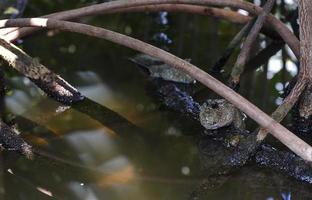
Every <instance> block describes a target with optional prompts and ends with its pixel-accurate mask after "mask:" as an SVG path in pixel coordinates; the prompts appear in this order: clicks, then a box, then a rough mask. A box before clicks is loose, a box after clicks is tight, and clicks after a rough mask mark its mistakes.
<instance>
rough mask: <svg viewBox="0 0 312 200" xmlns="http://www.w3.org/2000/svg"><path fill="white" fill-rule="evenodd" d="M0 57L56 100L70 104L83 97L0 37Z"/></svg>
mask: <svg viewBox="0 0 312 200" xmlns="http://www.w3.org/2000/svg"><path fill="white" fill-rule="evenodd" d="M0 57H2V58H3V59H4V60H5V61H6V62H8V63H9V64H10V65H11V66H12V67H13V68H14V69H15V70H17V71H18V72H20V73H22V74H23V75H25V76H26V77H27V78H29V79H30V80H31V81H32V82H34V83H35V84H36V85H37V86H38V87H40V88H41V89H42V90H43V91H44V92H46V93H47V95H48V96H50V97H52V98H54V99H55V100H56V101H59V102H61V103H64V104H67V105H70V104H72V103H75V102H78V101H80V100H82V99H83V96H82V95H81V94H80V93H79V92H78V91H77V90H76V89H75V88H74V87H72V86H71V85H70V84H69V83H67V82H66V81H65V80H64V79H62V78H61V77H60V76H59V75H56V74H54V73H53V72H52V71H50V70H49V69H48V68H46V67H45V66H43V65H42V64H40V63H39V62H38V61H37V60H35V59H33V58H32V57H30V56H29V55H27V54H26V53H25V52H23V51H22V50H21V49H19V48H18V47H16V46H15V45H13V44H11V43H9V42H7V41H5V40H4V39H1V38H0Z"/></svg>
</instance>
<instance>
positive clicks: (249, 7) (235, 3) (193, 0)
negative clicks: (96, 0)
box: [5, 0, 300, 58]
mask: <svg viewBox="0 0 312 200" xmlns="http://www.w3.org/2000/svg"><path fill="white" fill-rule="evenodd" d="M170 3H172V4H173V3H175V4H198V5H209V6H219V7H232V8H236V9H243V10H246V11H248V12H250V13H251V14H253V15H259V14H261V12H262V8H260V7H258V6H256V5H254V4H252V3H249V2H246V1H240V0H117V1H111V2H106V3H102V4H96V5H92V6H88V7H83V8H78V9H74V10H71V11H64V12H60V13H58V14H57V15H58V16H59V17H60V18H61V19H72V18H76V17H79V16H88V15H92V14H94V13H103V12H112V11H113V10H118V9H128V8H129V9H130V8H134V7H138V6H149V5H160V4H170ZM266 22H267V23H268V24H269V26H270V27H272V29H274V30H275V31H276V32H277V33H279V35H280V36H281V37H282V38H283V40H284V41H285V42H286V43H287V44H288V46H289V47H290V48H291V49H292V51H293V52H294V54H295V55H296V56H297V58H299V54H300V46H299V41H298V39H297V37H296V36H295V35H294V34H293V33H292V32H291V31H290V30H289V29H288V28H287V27H286V26H285V25H284V24H283V23H282V22H281V21H279V20H278V19H276V18H275V17H274V16H273V15H271V14H270V15H268V17H267V20H266ZM28 33H29V29H28ZM28 33H26V32H25V31H14V32H12V33H10V34H8V35H6V37H5V38H6V39H7V40H10V41H12V40H16V39H17V38H19V37H22V36H24V35H25V34H28Z"/></svg>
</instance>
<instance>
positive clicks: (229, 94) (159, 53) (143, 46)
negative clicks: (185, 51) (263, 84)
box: [0, 18, 312, 162]
mask: <svg viewBox="0 0 312 200" xmlns="http://www.w3.org/2000/svg"><path fill="white" fill-rule="evenodd" d="M16 26H17V27H23V26H37V27H48V28H50V29H59V30H63V31H70V32H77V33H81V34H86V35H89V36H92V37H98V38H103V39H106V40H109V41H111V42H114V43H117V44H120V45H123V46H126V47H129V48H132V49H134V50H137V51H140V52H143V53H145V54H148V55H150V56H154V57H156V58H158V59H160V60H162V61H164V62H165V63H166V64H168V65H170V66H172V67H175V68H177V69H180V70H182V71H184V72H185V73H187V74H189V75H190V76H192V77H193V78H195V79H197V80H198V81H200V82H201V83H202V84H204V85H205V86H207V87H208V88H210V89H212V90H213V91H215V92H216V93H217V94H219V95H220V96H222V97H224V98H225V99H227V100H228V101H229V102H231V103H232V104H233V105H235V106H236V107H237V108H238V109H240V110H241V111H243V112H244V113H246V114H247V115H248V116H249V117H250V118H252V119H254V120H255V121H256V122H257V123H258V124H259V125H260V126H262V127H264V128H265V129H266V130H268V131H269V132H270V133H272V135H273V136H274V137H276V138H277V139H278V140H279V141H281V142H282V143H283V144H285V145H286V146H287V147H288V148H290V149H291V150H292V151H293V152H294V153H296V154H297V155H298V156H300V157H301V158H303V159H304V160H307V161H310V162H311V161H312V148H311V147H310V146H309V145H308V144H307V143H305V142H304V141H303V140H301V139H300V138H298V137H297V136H296V135H294V134H293V133H292V132H290V131H289V130H287V129H286V128H285V127H283V126H282V125H280V124H279V123H278V122H276V121H274V120H273V119H272V118H271V117H270V116H268V115H267V114H265V113H264V112H263V111H261V110H260V109H259V108H258V107H256V106H255V105H254V104H252V103H250V102H249V101H248V100H246V99H245V98H243V97H242V96H240V95H239V94H237V93H236V92H234V91H233V90H231V89H230V88H229V87H227V86H225V85H224V84H223V83H222V82H220V81H218V80H217V79H215V78H214V77H212V76H210V75H209V74H207V73H206V72H204V71H203V70H201V69H199V68H197V67H195V66H194V65H192V64H191V63H188V62H187V61H185V60H183V59H181V58H178V57H176V56H174V55H172V54H170V53H168V52H166V51H164V50H161V49H159V48H156V47H154V46H152V45H149V44H147V43H144V42H142V41H140V40H137V39H134V38H131V37H129V36H125V35H122V34H120V33H116V32H113V31H109V30H106V29H103V28H98V27H94V26H90V25H85V24H79V23H73V22H66V21H59V20H54V19H42V18H41V19H40V18H37V19H36V18H32V19H17V20H1V21H0V27H16Z"/></svg>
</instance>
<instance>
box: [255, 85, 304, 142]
mask: <svg viewBox="0 0 312 200" xmlns="http://www.w3.org/2000/svg"><path fill="white" fill-rule="evenodd" d="M306 85H307V81H306V80H305V79H301V80H297V82H296V84H295V86H294V87H293V88H292V90H291V92H290V93H289V95H288V96H287V97H286V98H285V99H284V101H283V103H282V104H281V105H280V106H278V107H277V109H276V110H275V111H274V112H273V113H272V115H271V117H272V118H273V119H274V120H276V121H277V122H281V121H282V120H283V119H284V118H285V117H286V115H287V114H288V112H289V111H290V110H291V109H292V107H293V106H294V105H295V103H296V102H297V101H298V99H299V97H300V95H301V93H302V92H303V91H304V89H305V88H306ZM267 133H268V131H267V130H266V129H264V128H261V129H260V130H259V132H258V134H257V141H258V142H261V141H263V140H264V139H265V138H266V136H267Z"/></svg>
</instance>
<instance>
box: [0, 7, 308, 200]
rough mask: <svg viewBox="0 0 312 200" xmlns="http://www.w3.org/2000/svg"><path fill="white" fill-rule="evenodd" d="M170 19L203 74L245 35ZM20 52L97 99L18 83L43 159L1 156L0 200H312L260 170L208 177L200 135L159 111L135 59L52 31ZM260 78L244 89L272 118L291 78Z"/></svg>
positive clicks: (192, 19) (113, 23) (116, 23)
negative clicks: (72, 101)
mask: <svg viewBox="0 0 312 200" xmlns="http://www.w3.org/2000/svg"><path fill="white" fill-rule="evenodd" d="M34 2H36V1H34ZM61 2H62V1H61ZM61 2H59V3H52V2H50V1H47V2H43V1H42V2H39V3H38V4H36V3H33V2H31V3H30V5H29V8H28V10H26V12H27V13H26V14H28V15H29V13H32V15H35V14H33V13H36V15H40V14H43V13H39V12H38V10H40V12H46V13H47V12H52V11H53V10H57V8H62V9H65V8H67V7H70V5H69V4H70V3H66V5H65V3H63V4H64V5H63V4H62V3H61ZM45 5H46V6H47V5H49V6H50V7H49V8H50V9H47V8H46V7H44V6H45ZM58 10H60V9H58ZM153 19H154V17H153V16H151V15H148V14H123V15H108V16H99V17H96V18H86V19H83V21H82V22H84V23H91V24H94V25H98V26H103V27H106V28H109V29H112V30H115V31H118V32H121V33H126V34H130V35H131V36H133V37H135V38H141V39H142V40H145V41H148V42H152V41H151V40H150V39H151V35H150V34H154V33H156V32H157V31H159V30H158V28H159V27H157V26H155V24H153V23H154V22H153ZM169 20H170V27H169V26H168V27H166V30H165V32H166V34H168V36H169V37H170V39H171V40H172V41H173V44H171V45H169V48H170V51H171V52H173V53H174V54H176V55H178V56H180V57H183V58H191V59H192V63H194V64H196V65H198V66H202V68H204V69H208V68H209V67H210V66H211V65H212V64H213V63H214V62H215V61H216V59H217V56H218V55H220V53H221V52H222V49H224V47H225V46H226V44H227V43H228V42H229V40H230V39H231V37H233V34H235V32H236V31H237V30H239V27H238V26H236V25H231V24H229V23H226V22H221V21H220V22H215V21H214V20H211V19H209V18H206V17H198V16H190V15H169ZM217 28H218V29H217ZM217 30H218V31H217ZM22 47H23V48H24V49H25V51H26V52H28V53H29V54H30V55H32V56H35V57H38V58H40V60H41V62H42V63H43V64H45V65H46V66H49V67H50V68H51V69H53V70H54V71H55V72H57V73H59V74H61V75H62V76H63V77H64V78H65V79H66V80H67V81H69V82H70V83H72V84H73V85H74V86H76V87H78V89H79V90H80V91H81V92H82V93H83V94H84V95H85V96H87V97H88V98H89V99H92V101H91V100H88V101H87V102H86V103H83V104H78V105H75V106H73V107H72V108H69V107H64V106H62V105H60V104H58V103H56V102H54V101H52V100H51V99H49V98H47V97H44V96H43V95H42V93H41V92H40V91H39V90H38V89H37V88H36V87H35V86H33V85H32V84H31V83H29V81H28V80H27V79H24V78H22V77H21V76H19V75H18V74H16V73H12V74H11V75H10V76H11V79H10V84H9V85H10V87H11V89H12V92H11V93H10V96H8V97H7V98H6V106H7V110H8V111H10V112H12V113H13V114H15V115H16V116H17V121H18V122H19V125H20V131H21V133H22V136H23V137H24V138H25V139H26V140H27V141H28V142H29V143H30V144H32V145H33V146H34V147H35V148H36V150H37V152H38V154H39V156H38V155H37V156H36V157H35V159H34V160H27V159H26V158H25V157H23V156H20V155H17V154H15V153H13V152H7V151H4V152H2V156H1V165H0V166H1V168H2V170H1V172H2V173H1V176H2V177H1V178H0V186H1V189H2V190H1V191H0V192H1V195H2V196H1V197H0V199H14V200H15V199H21V200H23V199H82V200H85V199H87V200H93V199H94V200H96V199H112V200H115V199H116V200H119V199H120V200H121V199H122V200H123V199H131V200H132V199H135V200H145V199H146V200H174V199H177V200H178V199H179V200H181V199H240V200H241V199H270V198H271V199H273V198H274V199H282V194H288V193H290V194H291V199H310V196H311V192H310V191H311V187H310V186H309V185H306V184H303V183H300V182H297V181H295V180H294V179H292V178H289V177H287V176H285V175H282V174H280V173H279V172H276V171H272V170H270V169H263V168H260V167H257V166H255V165H254V164H253V163H250V164H249V165H248V166H246V167H244V168H243V169H239V170H236V171H234V172H233V173H231V174H229V175H227V176H217V175H216V174H214V172H213V171H211V170H209V169H208V170H207V169H206V170H203V169H202V167H201V163H200V159H199V157H200V155H199V153H198V146H197V145H196V142H195V139H194V137H193V136H192V135H194V134H196V133H194V131H196V130H197V129H196V128H194V129H192V125H190V124H189V123H187V122H186V121H185V119H183V118H181V117H180V116H179V114H177V113H173V112H170V111H168V110H165V109H160V104H159V102H157V101H155V100H153V98H152V97H151V96H149V95H148V93H147V91H146V85H147V84H148V81H147V80H146V77H145V76H144V75H143V74H142V73H141V72H140V70H138V68H137V67H136V66H135V65H134V64H132V63H131V62H129V61H128V60H127V58H128V57H130V56H133V55H134V54H135V53H136V52H134V51H132V50H129V49H126V48H124V47H120V46H117V45H114V44H112V43H109V42H106V41H104V40H98V39H94V38H89V37H85V36H80V35H77V34H71V33H59V32H53V31H49V32H43V33H40V34H36V35H33V36H32V37H29V38H27V39H25V41H24V42H23V44H22ZM275 60H278V58H276V59H275ZM260 72H261V70H260ZM260 72H259V71H256V72H253V73H249V74H248V76H246V77H245V78H244V80H243V83H242V89H241V91H242V94H243V95H244V96H247V97H248V98H250V99H251V100H252V101H253V102H255V103H256V104H257V105H258V106H260V107H265V108H266V110H265V111H266V112H270V111H272V110H273V108H274V107H275V106H276V105H275V101H276V98H277V97H278V91H277V90H276V89H275V86H276V84H277V83H280V82H282V83H285V82H286V81H285V80H289V79H290V77H291V74H290V73H289V72H287V70H286V69H284V70H281V71H279V72H277V73H276V74H275V76H274V77H273V78H272V79H267V78H266V77H265V76H264V77H263V76H262V75H261V73H260ZM250 80H254V81H252V82H251V84H250ZM244 82H246V83H247V84H246V83H244ZM259 82H261V84H259ZM198 87H199V88H200V86H198ZM251 87H252V88H253V89H251ZM263 94H264V95H265V96H266V97H267V98H266V99H265V100H264V99H263ZM29 120H30V121H29ZM249 126H250V127H251V128H253V127H255V125H254V124H253V123H250V125H249ZM288 197H290V195H288ZM285 199H287V198H285Z"/></svg>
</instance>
